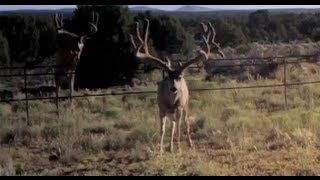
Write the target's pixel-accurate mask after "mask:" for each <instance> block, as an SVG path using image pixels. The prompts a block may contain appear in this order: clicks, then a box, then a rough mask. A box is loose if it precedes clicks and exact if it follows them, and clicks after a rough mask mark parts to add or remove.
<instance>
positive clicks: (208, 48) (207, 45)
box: [202, 34, 210, 54]
mask: <svg viewBox="0 0 320 180" xmlns="http://www.w3.org/2000/svg"><path fill="white" fill-rule="evenodd" d="M209 35H210V34H208V37H207V38H206V37H205V36H204V35H202V38H203V40H204V42H205V44H206V52H208V54H209V53H210V45H209Z"/></svg>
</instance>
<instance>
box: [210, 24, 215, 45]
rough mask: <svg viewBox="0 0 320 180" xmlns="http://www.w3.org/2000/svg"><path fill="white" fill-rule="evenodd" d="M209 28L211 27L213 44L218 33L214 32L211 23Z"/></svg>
mask: <svg viewBox="0 0 320 180" xmlns="http://www.w3.org/2000/svg"><path fill="white" fill-rule="evenodd" d="M208 26H209V27H210V30H211V32H212V37H211V42H212V43H214V38H215V37H216V31H215V30H214V28H213V26H212V24H211V23H210V22H209V23H208Z"/></svg>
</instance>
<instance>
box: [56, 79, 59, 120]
mask: <svg viewBox="0 0 320 180" xmlns="http://www.w3.org/2000/svg"><path fill="white" fill-rule="evenodd" d="M59 92H60V85H57V84H56V108H57V115H58V117H59Z"/></svg>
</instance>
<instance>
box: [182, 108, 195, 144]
mask: <svg viewBox="0 0 320 180" xmlns="http://www.w3.org/2000/svg"><path fill="white" fill-rule="evenodd" d="M183 114H184V121H185V122H186V126H187V137H188V144H189V147H193V143H192V140H191V134H190V122H189V119H188V111H187V110H184V113H183Z"/></svg>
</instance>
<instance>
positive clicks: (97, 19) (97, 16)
mask: <svg viewBox="0 0 320 180" xmlns="http://www.w3.org/2000/svg"><path fill="white" fill-rule="evenodd" d="M95 15H96V19H95V20H96V21H95V23H94V24H95V25H96V26H98V22H99V13H97V12H96V13H95Z"/></svg>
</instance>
